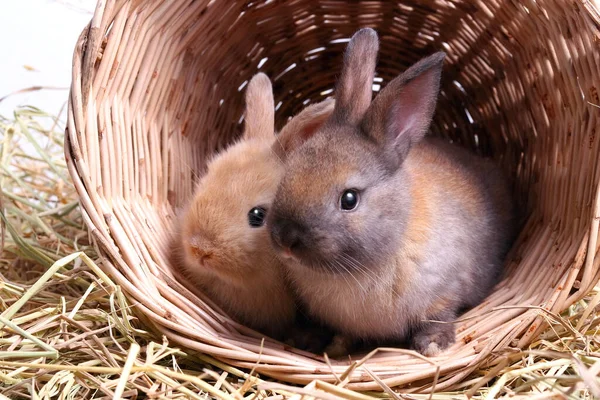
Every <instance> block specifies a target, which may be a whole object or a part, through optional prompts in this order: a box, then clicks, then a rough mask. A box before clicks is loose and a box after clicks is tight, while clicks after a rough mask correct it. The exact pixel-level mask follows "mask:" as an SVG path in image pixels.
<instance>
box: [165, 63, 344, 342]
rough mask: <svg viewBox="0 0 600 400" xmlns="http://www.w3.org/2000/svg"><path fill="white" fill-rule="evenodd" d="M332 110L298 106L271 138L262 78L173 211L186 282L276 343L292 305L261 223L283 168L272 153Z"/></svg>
mask: <svg viewBox="0 0 600 400" xmlns="http://www.w3.org/2000/svg"><path fill="white" fill-rule="evenodd" d="M332 110H333V101H332V100H328V101H324V102H322V103H318V104H315V105H312V106H309V107H307V108H305V109H304V110H303V111H302V112H301V113H300V114H299V115H297V116H296V117H294V118H293V119H292V120H291V121H290V122H289V123H288V124H287V125H286V126H285V127H284V128H283V129H282V131H281V133H280V135H278V136H279V141H276V136H275V128H274V123H275V122H274V102H273V89H272V85H271V81H270V80H269V78H268V77H267V76H266V75H265V74H262V73H259V74H257V75H255V76H254V77H253V79H252V80H251V81H250V83H249V84H248V88H247V91H246V115H245V121H246V123H245V131H244V134H243V137H242V139H241V140H240V141H238V142H237V143H235V144H233V145H231V146H229V147H228V148H227V149H225V150H224V151H223V152H222V153H220V154H218V155H217V156H215V158H214V159H212V160H211V161H210V162H209V164H208V168H207V172H206V174H205V175H204V176H203V177H202V178H201V180H200V182H199V183H198V187H197V188H196V192H195V194H194V196H193V199H192V201H191V202H190V204H189V205H188V206H187V207H186V208H185V210H184V212H183V213H182V214H181V218H180V221H179V223H178V232H177V237H176V240H175V243H176V246H174V253H173V254H174V258H175V259H176V264H177V265H179V266H180V270H181V272H182V274H183V275H184V276H185V278H186V280H187V281H188V282H187V283H188V284H189V285H192V286H193V287H197V288H199V289H200V290H201V291H202V292H204V293H205V294H207V295H208V296H209V297H210V298H211V299H212V300H213V301H214V302H215V303H216V304H217V305H219V306H220V307H221V308H223V309H224V310H225V311H226V312H227V313H228V314H230V315H231V316H232V317H233V318H235V319H236V320H238V321H239V322H241V323H244V324H246V325H247V326H249V327H252V328H254V329H257V330H259V331H261V332H263V333H266V334H268V335H270V336H272V337H276V338H279V337H280V336H281V335H282V334H283V333H284V331H285V330H286V329H287V328H289V326H290V324H291V323H292V322H293V320H294V316H295V313H296V306H295V302H294V298H293V294H292V292H291V290H289V288H288V287H287V285H286V282H285V279H284V269H283V267H282V264H281V262H280V261H279V260H278V258H277V257H276V256H275V253H274V251H273V249H272V246H271V244H270V242H269V236H268V232H267V230H266V227H265V226H263V224H264V219H265V215H266V213H267V212H268V210H269V208H270V205H271V203H272V201H273V198H274V196H275V191H276V189H277V185H278V183H279V180H280V179H281V177H282V176H283V172H284V166H283V164H282V162H281V160H280V159H279V158H278V157H279V156H278V155H277V154H276V152H275V151H274V149H273V147H276V148H275V150H277V149H278V148H279V146H280V143H284V144H285V143H288V142H293V141H294V140H295V139H294V137H295V135H300V136H302V135H306V134H307V133H305V132H309V131H310V130H313V129H316V127H317V126H318V125H319V124H320V123H322V122H323V121H324V120H325V118H326V117H327V116H329V115H330V114H331V111H332Z"/></svg>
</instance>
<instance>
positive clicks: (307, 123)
mask: <svg viewBox="0 0 600 400" xmlns="http://www.w3.org/2000/svg"><path fill="white" fill-rule="evenodd" d="M334 104H335V101H334V100H333V99H327V100H323V101H321V102H320V103H316V104H311V105H309V106H308V107H306V108H305V109H304V110H302V111H300V113H298V114H297V115H296V116H294V117H293V118H292V119H291V120H290V121H289V122H288V123H287V124H285V126H284V127H283V128H282V129H281V132H280V133H279V135H277V140H276V141H275V144H274V145H273V151H275V153H277V155H278V156H279V157H280V158H281V159H282V160H283V159H285V157H286V156H287V154H288V153H289V152H291V151H293V150H294V149H296V148H297V147H299V146H300V145H302V144H303V143H304V142H306V141H307V140H308V139H309V138H310V137H311V136H312V135H314V133H315V132H316V131H317V130H318V129H319V128H320V127H321V126H322V125H323V124H324V123H325V121H327V119H328V118H329V117H330V116H331V113H332V111H333V107H334Z"/></svg>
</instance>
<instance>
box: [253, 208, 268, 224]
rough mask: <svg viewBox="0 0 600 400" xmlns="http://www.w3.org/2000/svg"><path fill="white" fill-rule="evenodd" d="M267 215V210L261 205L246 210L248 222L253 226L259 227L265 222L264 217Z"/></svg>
mask: <svg viewBox="0 0 600 400" xmlns="http://www.w3.org/2000/svg"><path fill="white" fill-rule="evenodd" d="M266 216H267V210H265V209H264V208H263V207H260V206H258V207H254V208H252V209H251V210H250V211H248V223H249V224H250V226H251V227H253V228H259V227H261V226H263V224H264V223H265V217H266Z"/></svg>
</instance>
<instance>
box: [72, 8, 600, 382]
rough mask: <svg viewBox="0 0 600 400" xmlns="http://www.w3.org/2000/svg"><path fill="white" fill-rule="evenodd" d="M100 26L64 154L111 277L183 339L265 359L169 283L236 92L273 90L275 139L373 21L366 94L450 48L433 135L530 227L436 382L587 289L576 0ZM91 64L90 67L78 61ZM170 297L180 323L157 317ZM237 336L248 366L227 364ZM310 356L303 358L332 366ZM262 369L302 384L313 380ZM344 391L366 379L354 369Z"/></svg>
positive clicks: (590, 167)
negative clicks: (485, 177)
mask: <svg viewBox="0 0 600 400" xmlns="http://www.w3.org/2000/svg"><path fill="white" fill-rule="evenodd" d="M97 15H99V16H98V18H97V19H96V18H95V21H96V22H95V23H96V25H95V26H96V27H97V28H98V32H99V34H98V35H99V36H98V37H97V38H96V37H92V39H93V40H91V41H90V43H91V44H90V45H89V46H88V47H89V48H88V50H87V53H85V54H84V55H82V58H81V60H80V64H81V65H83V66H84V68H83V70H82V71H81V77H79V78H78V79H79V80H78V81H77V82H79V84H80V85H81V87H82V89H81V93H80V94H81V96H80V99H79V100H77V101H75V100H73V98H76V96H75V97H73V95H72V104H71V107H72V109H73V110H74V111H73V115H71V116H70V120H71V125H70V136H69V137H70V141H71V143H70V146H71V148H72V149H71V151H72V154H71V157H72V158H73V159H75V160H76V161H77V157H80V159H82V160H85V161H86V163H87V164H86V165H87V166H81V165H80V164H77V163H74V166H73V169H72V171H75V172H73V175H74V176H78V177H79V178H78V179H79V180H80V182H81V184H80V185H79V186H78V189H79V190H80V193H81V194H85V195H84V196H83V197H84V199H83V205H84V209H85V210H86V212H87V214H88V223H89V224H90V225H92V226H94V227H95V228H97V230H98V232H97V233H96V240H97V243H98V244H99V247H100V248H101V249H102V250H103V252H104V254H105V255H106V258H107V268H109V271H110V272H111V273H112V274H114V275H117V276H120V277H121V278H122V281H123V285H125V289H126V290H127V291H128V293H130V294H131V296H133V297H134V298H136V299H137V300H138V301H140V302H141V303H142V304H144V307H145V309H146V310H145V311H143V312H144V313H146V314H147V315H155V314H160V315H161V318H162V319H161V318H156V319H153V318H152V317H149V319H151V320H153V323H154V324H155V325H156V326H157V328H158V329H159V330H160V331H161V332H162V333H165V334H167V336H169V337H171V338H173V340H176V341H178V342H179V343H180V344H182V345H184V346H188V347H189V348H193V349H197V350H201V351H206V352H209V353H211V354H213V355H215V356H217V357H220V358H222V359H227V360H230V361H231V362H232V363H234V364H236V365H239V366H242V367H244V366H245V367H252V366H253V365H254V364H253V360H255V359H256V357H255V354H256V353H257V352H258V350H257V349H258V347H257V346H258V345H259V344H260V342H259V341H258V339H255V338H254V336H253V334H252V333H249V332H247V331H245V330H244V329H243V327H239V326H237V325H235V324H233V323H230V322H228V323H227V324H225V323H224V322H223V321H226V320H227V318H226V317H224V316H222V315H221V314H220V313H219V312H218V311H215V310H214V309H212V308H210V307H207V306H205V305H204V303H198V301H196V300H194V299H192V300H190V299H185V296H183V295H181V294H179V293H172V292H169V290H168V289H167V286H168V283H164V282H171V283H170V284H172V281H171V280H170V279H171V278H172V275H171V272H170V270H169V268H168V261H167V260H168V251H169V248H168V238H169V234H170V232H171V231H172V227H173V222H174V215H175V212H176V210H177V208H178V207H180V206H182V205H183V204H185V202H186V201H187V200H188V199H189V198H190V196H191V195H192V193H193V187H194V183H195V182H196V180H197V178H198V176H200V175H201V174H202V171H203V168H204V166H205V164H206V160H207V158H208V157H210V155H212V154H214V153H215V152H217V151H219V150H220V149H222V148H223V147H224V146H226V145H227V144H229V143H231V142H232V141H233V140H234V139H235V138H236V137H238V135H239V134H240V132H241V130H242V128H243V118H242V114H243V107H244V101H243V92H244V88H245V85H246V84H247V82H248V80H249V79H250V78H251V77H252V75H254V74H255V73H256V72H258V71H262V72H265V73H266V74H267V75H268V76H269V77H270V78H271V79H272V81H273V85H274V91H275V103H276V104H277V111H276V120H277V127H278V128H281V127H282V126H283V124H284V123H285V122H286V121H287V119H288V118H289V117H291V116H292V115H294V114H295V113H297V112H298V111H300V110H301V109H302V108H303V107H304V106H306V105H307V104H309V103H312V102H318V101H320V100H322V99H324V98H325V97H327V96H329V95H331V93H332V89H333V86H334V83H335V79H336V77H337V76H338V74H339V72H340V67H341V57H342V54H343V51H344V48H345V46H346V43H347V41H348V40H349V38H350V36H351V35H352V34H353V33H354V32H355V31H356V30H357V29H358V28H361V27H367V26H368V27H372V28H374V29H376V30H377V31H378V33H379V36H380V41H381V45H380V46H381V47H380V55H379V62H378V66H377V75H376V82H375V85H374V91H375V92H377V91H378V90H379V88H381V87H383V86H384V85H385V84H386V83H387V82H389V81H390V80H391V79H392V78H394V77H395V76H397V75H398V74H399V73H401V72H402V71H403V70H404V69H406V68H407V67H408V66H409V65H411V64H412V63H414V62H415V61H417V60H418V59H420V58H421V57H424V56H427V55H429V54H431V53H433V52H435V51H439V50H444V51H446V52H447V55H448V56H447V59H446V63H445V67H444V71H443V75H442V91H441V95H440V98H439V102H438V106H437V111H436V115H435V118H434V123H433V127H432V133H433V134H434V135H438V136H444V137H447V138H450V139H452V140H453V141H455V142H458V143H460V144H461V145H463V146H466V147H468V148H469V149H471V150H473V151H475V152H477V153H480V154H483V155H489V156H492V157H494V158H495V159H496V160H497V161H498V163H499V164H500V165H501V166H502V167H503V168H504V169H505V170H506V171H507V172H508V173H509V174H510V176H512V177H513V178H514V182H515V183H514V190H515V193H516V195H517V198H518V202H519V207H520V209H521V211H522V213H523V215H525V216H527V223H526V224H525V225H524V227H523V231H522V233H521V235H520V237H519V240H518V243H517V244H516V246H515V248H514V249H513V251H512V252H511V254H510V256H509V261H508V263H507V270H506V271H507V277H506V279H505V280H504V281H503V282H502V283H501V284H500V285H499V286H498V288H497V290H496V291H495V292H494V293H493V294H492V295H491V296H490V297H489V298H488V299H487V300H486V301H485V302H484V303H483V304H482V305H481V306H480V307H477V308H476V309H475V310H472V311H471V312H469V314H468V316H470V317H472V318H470V319H467V320H465V321H463V322H461V323H459V324H458V332H459V336H458V339H459V341H458V343H457V345H455V346H454V347H453V348H452V350H451V351H450V352H449V353H448V354H447V355H445V356H444V357H442V360H446V362H447V364H444V365H445V366H446V367H444V368H446V369H443V371H446V372H447V371H451V370H452V371H455V370H458V369H459V368H463V369H462V371H463V372H464V371H467V370H468V368H467V366H468V365H473V364H472V363H473V362H475V361H474V360H480V359H483V358H484V357H483V355H486V356H488V355H489V354H490V353H491V351H493V350H494V349H497V348H499V347H502V346H507V345H518V346H524V345H526V344H527V343H529V342H530V341H531V340H532V339H533V338H535V335H536V334H537V333H539V331H540V329H541V325H542V323H543V318H539V317H538V314H537V312H536V311H535V310H530V309H527V308H524V307H523V305H532V306H543V307H545V308H546V309H548V310H551V311H554V312H559V311H562V310H564V309H565V308H566V307H567V306H568V305H570V304H572V303H573V302H574V301H575V300H577V299H578V298H580V297H581V296H582V295H583V294H585V291H587V289H589V288H590V287H591V286H593V285H594V283H595V282H597V280H598V265H597V264H598V262H597V259H594V258H593V257H588V258H587V260H586V259H585V252H586V250H588V247H590V246H591V247H590V249H591V254H592V255H594V254H595V250H596V242H595V239H594V240H593V242H592V244H593V245H590V244H589V243H590V242H589V241H588V239H589V237H590V232H592V236H594V235H595V234H597V225H596V233H594V231H593V230H592V231H590V223H591V220H592V213H593V207H594V202H595V198H596V190H597V186H598V185H597V184H598V179H599V176H598V174H599V171H598V163H597V162H596V159H597V158H598V155H599V150H600V149H599V144H598V140H597V138H596V127H597V126H598V113H599V112H600V110H599V109H597V108H595V107H594V106H593V105H591V104H590V103H593V104H600V101H599V100H598V93H597V87H596V86H595V85H597V83H598V75H599V73H598V71H600V69H599V66H600V61H599V56H598V52H597V51H596V48H597V40H598V38H599V34H598V29H597V25H596V23H595V22H594V21H593V20H592V18H591V17H590V16H589V14H588V13H587V12H586V10H585V9H584V8H583V7H582V6H581V5H580V4H579V3H578V2H568V3H567V2H558V1H552V0H544V1H541V0H537V1H535V0H531V1H523V2H516V1H502V0H497V1H490V2H472V1H460V0H437V1H426V0H423V1H405V2H402V3H399V2H388V1H361V2H340V1H331V0H321V1H318V0H315V1H308V0H306V1H299V0H298V1H272V0H270V1H253V2H247V1H228V2H223V1H215V0H212V1H194V2H190V1H171V2H162V1H158V0H157V1H129V2H111V1H109V2H108V3H107V5H106V7H105V8H104V9H101V13H100V14H97ZM98 38H99V39H98ZM92 51H95V53H93V55H92V56H88V53H89V52H92ZM100 54H101V57H100V56H99V55H100ZM96 56H97V57H96ZM86 57H88V58H86ZM89 57H91V58H92V59H93V60H95V62H93V63H87V64H86V62H85V61H86V60H88V59H89ZM76 60H77V54H76ZM86 65H87V66H88V67H89V68H88V69H85V66H86ZM74 90H75V92H74V93H75V94H77V93H78V92H77V90H78V89H77V88H75V89H74ZM86 95H87V96H86ZM71 127H72V128H73V129H71ZM90 132H98V134H96V135H94V134H92V133H90ZM73 151H74V153H73ZM75 164H77V165H75ZM110 166H114V167H110ZM107 215H108V216H110V217H112V216H114V217H115V218H107ZM136 266H141V267H136ZM127 282H129V283H127ZM137 282H140V283H137ZM156 298H160V299H162V300H160V301H157V300H156V301H155V299H156ZM152 301H155V303H156V304H147V302H150V303H152ZM169 302H170V303H171V304H177V307H176V308H177V309H180V310H182V314H181V315H178V316H177V315H175V316H174V315H173V313H170V316H169V317H166V316H165V312H164V310H168V309H169V307H168V306H166V305H165V304H166V303H169ZM499 306H502V307H505V308H503V309H500V310H495V311H493V308H494V307H499ZM513 306H514V308H510V307H513ZM506 307H508V308H506ZM161 313H162V314H161ZM170 318H174V321H176V323H175V324H169V321H170ZM171 322H172V321H171ZM174 325H179V327H176V326H174ZM198 327H199V328H198ZM215 336H218V337H219V339H218V340H221V341H217V342H215V341H214V340H212V339H210V338H211V337H215ZM233 338H235V341H234V339H233ZM194 343H195V344H194ZM232 343H235V346H238V347H239V348H243V349H244V351H246V352H247V353H248V355H247V356H244V357H238V356H237V355H236V356H234V355H233V353H231V352H230V348H231V346H233V344H232ZM228 346H229V347H228ZM273 346H275V345H273ZM221 348H223V349H226V350H223V351H220V350H219V349H221ZM273 351H274V352H273V353H272V354H273V357H276V356H277V357H278V354H281V353H275V350H273ZM277 351H279V350H277ZM268 354H271V353H269V352H268V351H267V355H268ZM382 357H383V356H382ZM399 357H400V356H399ZM407 357H408V356H407ZM285 359H286V358H285V357H283V358H277V360H278V361H272V362H271V364H277V363H282V364H285V363H286V361H285ZM263 360H264V359H263ZM273 360H275V358H274V359H273ZM282 360H284V361H282ZM312 360H313V361H311V362H312V363H314V364H310V363H309V364H307V365H313V366H314V365H324V364H322V360H321V359H319V358H314V359H312ZM315 360H316V361H315ZM319 360H321V361H319ZM373 360H374V361H373V363H375V364H374V365H375V367H376V366H377V365H379V364H377V362H378V361H377V360H378V359H377V358H376V357H375V358H373ZM453 360H460V362H455V363H454V364H452V363H453V362H454V361H453ZM307 362H308V361H307ZM382 362H383V361H382ZM289 363H291V364H290V365H293V362H292V361H289ZM422 363H423V362H422ZM417 364H418V362H417ZM417 364H414V365H417ZM398 365H399V364H398ZM411 365H412V364H410V365H408V366H406V365H405V366H403V367H401V366H398V368H399V369H392V372H393V373H392V372H386V371H388V369H385V368H382V369H381V371H379V372H380V376H381V377H383V378H384V379H388V380H387V381H386V382H388V383H389V384H391V385H402V384H407V383H408V382H411V379H412V380H413V381H414V380H416V379H417V378H416V377H417V376H421V375H418V374H416V373H415V372H414V370H412V369H411V368H412V367H411ZM419 365H421V364H419ZM423 365H425V366H426V365H427V363H424V364H423ZM375 367H374V368H375ZM402 368H404V369H402ZM415 368H416V367H415ZM423 368H425V367H423ZM417 370H418V368H417ZM423 370H425V369H423ZM399 371H400V372H399ZM402 371H404V372H405V373H404V374H403V373H402ZM427 371H429V370H427ZM263 372H265V373H268V374H270V375H272V376H275V377H279V378H282V379H284V380H288V381H295V382H307V381H310V380H312V377H313V376H315V375H319V373H316V372H311V373H309V372H306V371H304V372H302V371H301V369H300V370H298V372H297V373H296V374H293V373H287V374H283V373H282V372H278V370H274V369H269V368H266V369H264V371H263ZM376 372H377V371H376ZM320 374H321V375H322V377H323V379H330V376H329V375H327V374H328V372H321V373H320ZM386 374H387V375H386ZM411 374H412V375H411ZM415 374H416V375H415ZM428 374H429V375H427V374H425V376H423V377H421V378H422V379H424V378H426V377H427V376H429V377H431V376H433V375H432V374H433V373H428ZM363 375H364V374H363ZM411 377H412V378H411ZM331 379H333V378H331ZM361 380H362V381H363V382H362V383H361ZM352 382H356V387H358V388H371V387H372V384H373V382H372V380H370V378H368V377H367V378H365V377H364V376H362V377H361V376H360V374H359V375H357V377H356V378H353V379H352ZM440 382H442V384H443V383H444V382H446V384H447V386H449V385H451V384H453V382H456V379H454V378H451V377H448V378H447V379H446V378H444V377H442V379H441V381H440ZM369 385H371V386H369Z"/></svg>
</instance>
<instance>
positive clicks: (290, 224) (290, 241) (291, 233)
mask: <svg viewBox="0 0 600 400" xmlns="http://www.w3.org/2000/svg"><path fill="white" fill-rule="evenodd" d="M303 236H304V228H303V227H302V226H301V225H300V224H298V223H296V222H294V221H290V220H287V219H279V220H277V221H276V222H275V224H273V226H272V229H271V238H272V239H273V242H275V244H277V245H278V246H279V247H281V248H283V249H284V251H285V252H292V253H293V252H294V250H298V249H300V248H302V246H303V242H302V238H303Z"/></svg>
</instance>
